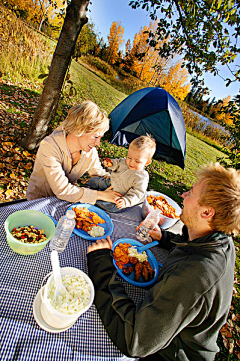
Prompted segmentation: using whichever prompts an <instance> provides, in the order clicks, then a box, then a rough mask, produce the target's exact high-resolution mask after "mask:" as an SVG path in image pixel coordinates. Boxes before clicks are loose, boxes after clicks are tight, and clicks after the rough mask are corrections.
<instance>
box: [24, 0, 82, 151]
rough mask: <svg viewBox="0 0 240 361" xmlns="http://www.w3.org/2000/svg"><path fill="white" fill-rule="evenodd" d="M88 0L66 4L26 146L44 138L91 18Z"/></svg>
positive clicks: (25, 140)
mask: <svg viewBox="0 0 240 361" xmlns="http://www.w3.org/2000/svg"><path fill="white" fill-rule="evenodd" d="M88 3H89V0H72V1H71V3H70V4H69V6H68V7H67V11H66V17H65V19H64V23H63V27H62V31H61V34H60V37H59V40H58V43H57V47H56V50H55V52H54V54H53V59H52V63H51V67H50V70H49V75H48V78H47V81H46V84H45V86H44V89H43V92H42V94H41V96H40V99H39V102H38V105H37V108H36V110H35V113H34V116H33V120H32V122H31V124H30V125H29V130H28V133H27V135H26V137H25V138H24V139H23V141H22V146H23V147H24V148H25V149H28V150H32V149H34V148H36V147H37V145H38V144H39V142H40V141H41V140H42V138H44V136H45V135H46V132H47V129H48V123H49V122H50V119H51V115H52V112H53V110H54V106H55V105H56V102H57V99H58V95H59V93H60V92H61V89H62V85H63V82H64V78H65V74H66V71H67V69H68V66H69V64H70V62H71V57H72V55H73V53H74V49H75V45H76V41H77V38H78V35H79V33H80V31H81V29H82V27H83V25H84V24H86V23H87V22H88V18H87V17H86V11H87V6H88Z"/></svg>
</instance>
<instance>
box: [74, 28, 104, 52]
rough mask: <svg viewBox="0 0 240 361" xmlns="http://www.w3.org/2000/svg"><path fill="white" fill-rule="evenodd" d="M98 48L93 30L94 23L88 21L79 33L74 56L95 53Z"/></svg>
mask: <svg viewBox="0 0 240 361" xmlns="http://www.w3.org/2000/svg"><path fill="white" fill-rule="evenodd" d="M98 48H99V42H98V40H97V35H96V33H95V31H94V24H92V23H88V24H86V25H85V26H84V27H83V29H82V31H81V33H80V34H79V37H78V39H77V43H76V46H75V52H74V54H75V56H76V57H80V56H81V55H85V54H95V53H96V52H98V51H100V49H99V50H97V49H98Z"/></svg>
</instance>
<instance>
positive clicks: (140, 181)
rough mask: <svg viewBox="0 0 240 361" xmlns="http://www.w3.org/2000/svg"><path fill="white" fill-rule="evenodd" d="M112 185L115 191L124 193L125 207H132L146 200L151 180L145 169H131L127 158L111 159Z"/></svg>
mask: <svg viewBox="0 0 240 361" xmlns="http://www.w3.org/2000/svg"><path fill="white" fill-rule="evenodd" d="M111 160H112V162H113V165H112V167H108V169H109V170H110V171H111V176H110V179H111V186H112V188H113V190H114V191H116V192H119V193H121V194H123V197H122V199H124V201H125V207H132V206H135V205H136V204H139V203H141V202H143V201H144V198H145V194H146V191H147V187H148V182H149V174H148V172H147V171H146V170H145V169H143V170H131V169H129V168H128V166H127V164H126V159H124V158H120V159H111Z"/></svg>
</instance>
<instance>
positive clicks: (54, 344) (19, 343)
mask: <svg viewBox="0 0 240 361" xmlns="http://www.w3.org/2000/svg"><path fill="white" fill-rule="evenodd" d="M70 205H71V203H69V202H66V201H62V200H59V199H58V198H56V197H48V198H41V199H36V200H32V201H21V202H16V203H15V202H13V203H11V202H10V203H9V204H4V203H3V204H1V208H0V211H1V218H0V241H1V242H0V264H1V271H0V290H1V293H0V310H1V315H0V335H1V339H0V350H1V351H0V353H1V360H2V361H10V360H14V361H17V360H21V361H26V360H31V361H32V360H34V361H35V360H41V361H45V360H46V361H50V360H52V361H68V360H71V361H77V360H87V361H92V360H93V361H95V360H102V361H107V360H109V361H110V360H111V361H114V360H133V359H132V358H128V357H126V356H124V355H123V354H122V353H121V352H120V351H119V350H118V349H117V348H116V347H115V346H114V344H113V343H112V341H111V340H110V338H109V336H108V335H107V333H106V331H105V329H104V327H103V324H102V322H101V319H100V317H99V315H98V312H97V310H96V308H95V305H94V304H93V305H92V306H91V307H90V309H89V310H88V311H87V312H86V313H84V314H83V315H82V316H80V317H79V318H78V320H77V321H76V323H74V325H72V326H71V328H69V329H67V330H65V331H64V332H54V331H51V330H46V329H43V328H42V327H41V326H40V325H41V322H42V321H41V319H39V318H41V316H40V315H39V312H37V311H38V310H37V311H36V309H35V316H34V313H33V305H35V308H36V297H37V295H38V294H39V290H40V289H41V285H42V281H43V279H44V277H45V276H46V275H47V274H49V273H50V272H51V271H52V266H51V259H50V249H49V245H47V246H46V247H45V248H44V249H43V250H42V251H40V252H38V253H36V254H34V255H29V256H24V255H20V254H17V253H15V252H13V251H12V250H11V248H10V247H9V245H8V243H7V240H6V233H5V230H4V222H5V220H6V219H7V217H8V216H9V215H10V214H11V213H13V212H15V211H18V210H24V209H32V210H37V211H40V212H43V213H48V214H50V215H51V216H52V217H53V218H55V219H56V220H58V219H59V218H60V217H61V216H62V215H63V214H65V212H66V210H67V209H68V208H69V206H70ZM109 216H110V217H111V219H112V221H113V224H114V230H113V234H112V235H111V239H112V241H113V242H114V241H116V240H118V239H119V238H132V239H137V238H136V227H137V226H138V225H139V223H140V222H141V221H142V214H141V206H135V207H132V208H130V209H127V210H125V211H124V212H121V213H109ZM181 226H182V223H181V221H178V222H177V223H176V224H175V225H174V226H173V227H172V228H171V231H173V232H175V233H178V232H179V231H181ZM90 244H91V241H89V240H86V239H83V238H81V237H79V236H77V235H73V236H72V237H71V238H70V240H69V243H68V245H67V247H66V249H65V251H64V252H62V253H60V255H59V261H60V266H61V267H75V268H78V269H80V270H82V271H84V272H85V273H86V274H87V273H88V269H87V261H86V254H87V248H88V246H89V245H90ZM151 250H152V252H153V253H154V255H155V257H156V258H157V260H158V261H159V262H164V260H165V258H166V257H167V252H166V251H165V250H163V249H161V248H159V247H157V248H156V247H154V248H152V249H151ZM117 277H118V276H117ZM119 279H121V278H119ZM121 280H122V282H123V283H124V285H125V289H126V292H127V293H128V294H129V296H130V297H131V298H132V300H133V301H134V302H138V301H140V300H142V299H143V298H144V296H145V294H146V292H147V290H146V289H145V288H140V287H136V286H134V285H131V284H129V283H128V282H126V281H124V280H123V279H121ZM36 312H37V320H36ZM39 322H40V325H39Z"/></svg>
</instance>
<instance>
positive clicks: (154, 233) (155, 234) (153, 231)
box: [149, 226, 162, 241]
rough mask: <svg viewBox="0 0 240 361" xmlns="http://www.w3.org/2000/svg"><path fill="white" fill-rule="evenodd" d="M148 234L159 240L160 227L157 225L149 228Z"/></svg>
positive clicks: (160, 235)
mask: <svg viewBox="0 0 240 361" xmlns="http://www.w3.org/2000/svg"><path fill="white" fill-rule="evenodd" d="M149 234H150V236H151V237H152V239H155V240H157V241H160V239H161V238H162V232H161V229H160V228H159V227H158V226H157V227H155V228H154V229H151V230H150V231H149Z"/></svg>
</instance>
